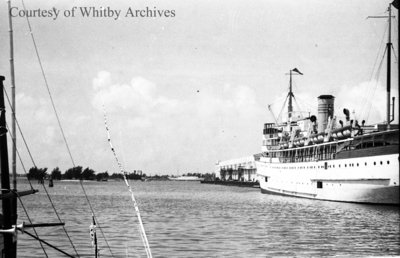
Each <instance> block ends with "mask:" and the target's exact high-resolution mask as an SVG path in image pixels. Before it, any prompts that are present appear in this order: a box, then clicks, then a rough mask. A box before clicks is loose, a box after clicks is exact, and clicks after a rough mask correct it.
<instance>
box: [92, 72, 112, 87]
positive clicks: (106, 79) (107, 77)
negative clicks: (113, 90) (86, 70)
mask: <svg viewBox="0 0 400 258" xmlns="http://www.w3.org/2000/svg"><path fill="white" fill-rule="evenodd" d="M110 83H111V73H109V72H107V71H100V72H98V74H97V77H96V78H94V79H93V88H94V89H95V90H98V89H101V88H104V87H106V86H108V85H110Z"/></svg>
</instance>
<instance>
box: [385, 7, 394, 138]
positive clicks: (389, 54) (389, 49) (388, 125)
mask: <svg viewBox="0 0 400 258" xmlns="http://www.w3.org/2000/svg"><path fill="white" fill-rule="evenodd" d="M391 19H392V8H391V4H389V18H388V22H389V33H388V42H387V43H386V49H387V71H386V72H387V74H386V98H387V99H386V121H387V129H388V130H389V129H390V122H391V121H390V63H391V60H390V59H391V50H392V42H391V30H392V29H391ZM393 105H394V102H393ZM393 116H394V114H393Z"/></svg>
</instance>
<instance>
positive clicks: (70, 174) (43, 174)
mask: <svg viewBox="0 0 400 258" xmlns="http://www.w3.org/2000/svg"><path fill="white" fill-rule="evenodd" d="M27 177H28V179H29V180H32V179H35V180H40V181H41V180H44V179H48V178H51V179H54V180H64V179H79V180H97V181H107V180H108V179H123V175H122V174H121V173H113V174H112V175H109V174H108V172H107V171H105V172H101V173H96V172H95V171H94V170H93V169H91V168H89V167H87V168H85V169H83V167H81V166H76V167H72V168H69V169H67V170H66V171H65V172H64V173H61V170H60V169H59V168H58V167H56V168H54V169H53V170H52V171H51V172H50V173H48V172H47V168H38V167H32V168H30V169H29V172H28V174H27ZM142 177H146V174H144V173H142V171H141V170H134V171H133V173H130V172H128V173H127V179H131V180H140V179H141V178H142Z"/></svg>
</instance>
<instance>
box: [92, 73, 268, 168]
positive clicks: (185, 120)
mask: <svg viewBox="0 0 400 258" xmlns="http://www.w3.org/2000/svg"><path fill="white" fill-rule="evenodd" d="M99 76H100V75H99ZM99 76H98V77H99ZM94 81H97V80H93V82H94ZM215 87H219V89H221V90H200V91H197V90H196V91H189V90H187V89H186V88H182V90H181V91H180V92H179V94H175V95H174V96H173V97H170V96H169V95H170V94H168V91H166V88H163V86H162V85H156V84H155V83H154V82H152V81H150V80H148V79H145V78H143V77H140V76H135V77H133V79H132V80H131V81H130V83H125V84H113V83H112V82H111V83H110V84H109V85H107V86H103V87H101V88H99V87H97V86H95V85H93V89H94V91H95V94H94V97H93V100H92V104H93V106H94V107H95V109H97V110H98V111H102V107H101V106H102V103H103V102H104V104H105V106H106V109H107V112H108V113H110V114H109V119H110V120H112V121H111V122H110V127H111V131H112V132H111V133H112V135H118V131H120V133H121V131H122V135H123V136H122V138H123V140H121V141H119V140H118V139H114V140H113V141H114V146H115V147H116V148H115V149H116V150H117V151H121V152H123V156H124V157H132V158H131V159H126V161H127V163H128V164H127V166H131V167H132V166H135V169H136V168H138V167H142V168H143V169H144V170H151V171H160V172H161V171H162V170H164V171H169V172H175V171H176V170H177V169H179V168H181V169H187V168H193V167H198V168H201V167H204V166H205V164H208V167H213V164H214V163H215V161H216V160H218V159H221V158H222V157H221V156H223V157H225V156H226V157H229V158H233V157H238V156H239V157H240V156H248V155H251V154H253V153H255V152H257V150H258V149H259V146H260V145H261V142H260V138H261V133H260V130H261V127H262V122H263V121H261V120H262V116H263V114H264V113H265V110H263V109H262V108H261V107H260V106H259V105H258V103H257V101H256V94H255V91H254V90H253V89H252V88H251V87H248V86H245V85H229V84H225V85H220V86H215ZM215 87H211V86H210V87H209V88H213V89H215ZM209 88H208V87H205V89H209ZM112 137H113V136H112ZM115 137H116V136H115ZM249 137H253V140H249ZM251 149H252V150H251ZM250 150H251V151H250ZM221 152H222V154H221ZM232 152H233V154H232ZM121 155H122V154H121Z"/></svg>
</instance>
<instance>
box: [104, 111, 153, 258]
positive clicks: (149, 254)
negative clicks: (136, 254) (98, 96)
mask: <svg viewBox="0 0 400 258" xmlns="http://www.w3.org/2000/svg"><path fill="white" fill-rule="evenodd" d="M103 111H104V125H105V127H106V131H107V139H108V143H109V145H110V148H111V151H112V153H113V155H114V158H115V160H116V162H117V164H118V167H119V169H120V171H121V173H122V175H123V177H124V181H125V184H126V186H127V187H128V191H129V192H130V193H131V199H132V202H133V206H134V208H135V211H136V216H137V219H138V221H139V229H140V236H141V238H142V242H143V245H144V247H145V250H146V254H147V257H148V258H151V257H152V255H151V250H150V245H149V242H148V240H147V236H146V232H145V230H144V226H143V222H142V217H141V216H140V211H139V206H138V204H137V202H136V199H135V195H134V194H133V190H132V188H131V186H130V184H129V182H128V179H127V172H126V171H125V169H124V168H123V167H122V164H121V162H120V161H119V159H118V156H117V153H116V152H115V149H114V147H113V145H112V142H111V136H110V129H109V127H108V124H107V113H106V109H105V107H104V105H103Z"/></svg>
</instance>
